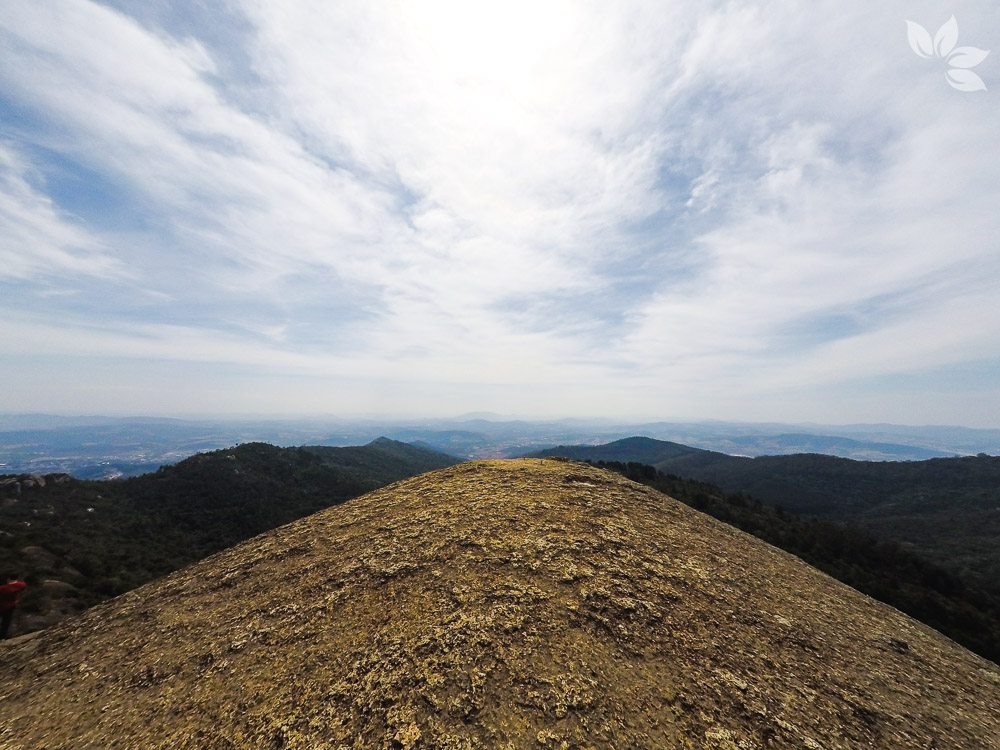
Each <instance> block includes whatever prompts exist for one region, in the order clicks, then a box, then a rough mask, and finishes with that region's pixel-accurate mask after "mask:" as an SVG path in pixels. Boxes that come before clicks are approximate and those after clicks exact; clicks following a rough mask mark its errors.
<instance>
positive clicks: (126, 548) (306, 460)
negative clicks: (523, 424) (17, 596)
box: [0, 439, 458, 631]
mask: <svg viewBox="0 0 1000 750" xmlns="http://www.w3.org/2000/svg"><path fill="white" fill-rule="evenodd" d="M457 462H458V459H455V458H452V457H450V456H445V455H444V454H441V453H436V452H433V451H429V450H426V449H423V448H418V447H414V446H409V445H405V444H403V443H395V442H393V441H390V440H385V439H381V440H376V441H374V442H372V443H370V444H369V445H366V446H359V447H355V448H341V449H332V448H331V449H324V448H276V447H274V446H272V445H267V444H264V443H247V444H244V445H240V446H237V447H235V448H231V449H227V450H222V451H215V452H212V453H204V454H199V455H197V456H192V457H191V458H189V459H186V460H184V461H182V462H180V463H179V464H176V465H174V466H166V467H163V468H161V469H160V470H159V471H156V472H154V473H151V474H145V475H142V476H139V477H135V478H131V479H124V480H114V481H83V480H75V479H71V478H70V477H68V476H65V475H63V476H60V477H50V481H48V482H45V480H44V478H42V477H38V476H36V477H35V478H34V479H32V478H28V477H23V478H20V479H19V478H18V477H9V476H8V477H6V478H4V477H0V570H7V569H10V570H14V571H17V572H18V573H19V575H22V576H25V577H26V578H27V580H28V583H29V584H30V588H29V593H28V595H27V596H26V597H25V600H24V602H23V607H22V612H21V616H20V617H19V618H18V620H17V627H18V628H20V629H21V631H23V630H33V629H36V628H39V627H46V626H47V625H50V624H52V623H53V622H55V621H57V620H58V619H59V618H60V617H62V616H65V615H66V614H69V613H72V612H79V611H81V610H82V609H84V608H86V607H88V606H90V605H92V604H94V603H96V602H97V601H99V600H101V599H106V598H108V597H109V596H114V595H117V594H120V593H123V592H124V591H128V590H129V589H132V588H135V587H136V586H138V585H140V584H142V583H145V582H146V581H149V580H151V579H152V578H155V577H158V576H162V575H165V574H166V573H169V572H171V571H173V570H176V569H177V568H179V567H182V566H183V565H188V564H190V563H192V562H194V561H195V560H198V559H200V558H202V557H205V556H206V555H209V554H212V553H213V552H218V551H219V550H220V549H225V548H226V547H230V546H232V545H233V544H236V543H237V542H240V541H242V540H244V539H247V538H248V537H251V536H253V535H255V534H259V533H261V532H263V531H267V530H268V529H273V528H275V527H276V526H280V525H281V524H284V523H288V522H289V521H293V520H295V519H297V518H301V517H302V516H305V515H309V514H310V513H314V512H316V511H317V510H320V509H322V508H326V507H329V506H330V505H334V504H336V503H340V502H343V501H344V500H347V499H349V498H352V497H357V496H358V495H361V494H363V493H365V492H368V491H370V490H372V489H375V488H377V487H381V486H384V485H386V484H389V483H390V482H394V481H396V480H398V479H401V478H403V477H408V476H414V475H416V474H421V473H423V472H425V471H428V470H431V469H437V468H442V467H445V466H451V465H453V464H455V463H457ZM39 479H41V481H42V482H44V485H40V484H39ZM52 480H58V481H52Z"/></svg>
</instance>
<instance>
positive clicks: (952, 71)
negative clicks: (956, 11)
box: [906, 16, 990, 91]
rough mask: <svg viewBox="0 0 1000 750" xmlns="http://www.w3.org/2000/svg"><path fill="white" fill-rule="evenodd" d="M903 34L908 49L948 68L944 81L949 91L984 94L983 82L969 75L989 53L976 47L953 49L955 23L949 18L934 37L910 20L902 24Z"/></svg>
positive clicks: (956, 36)
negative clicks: (904, 25)
mask: <svg viewBox="0 0 1000 750" xmlns="http://www.w3.org/2000/svg"><path fill="white" fill-rule="evenodd" d="M906 33H907V36H908V37H909V39H910V47H912V48H913V51H914V52H916V53H917V54H918V55H920V56H921V57H937V58H939V59H941V60H944V61H945V62H947V63H948V65H949V66H950V67H949V69H948V71H947V72H946V73H945V74H944V77H945V79H946V80H947V81H948V83H949V84H950V85H951V87H952V88H953V89H958V90H959V91H986V84H985V83H983V79H982V78H980V77H979V76H977V75H976V74H975V73H973V72H972V71H971V70H969V68H974V67H976V66H977V65H979V63H981V62H982V61H983V60H985V59H986V56H987V55H988V54H990V51H989V50H988V49H987V50H981V49H977V48H976V47H956V46H955V45H956V44H957V43H958V22H957V21H956V20H955V16H952V17H951V18H950V19H949V20H948V21H947V22H946V23H945V24H944V26H942V27H941V28H940V29H938V30H937V34H935V35H934V40H933V41H932V40H931V35H930V34H929V33H927V29H925V28H924V27H923V26H921V25H920V24H919V23H914V22H913V21H907V22H906Z"/></svg>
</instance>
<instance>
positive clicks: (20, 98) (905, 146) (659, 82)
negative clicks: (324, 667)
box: [0, 0, 1000, 429]
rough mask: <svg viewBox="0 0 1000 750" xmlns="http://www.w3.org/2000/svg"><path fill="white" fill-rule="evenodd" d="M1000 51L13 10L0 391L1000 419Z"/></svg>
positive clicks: (968, 10) (699, 417)
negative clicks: (998, 135)
mask: <svg viewBox="0 0 1000 750" xmlns="http://www.w3.org/2000/svg"><path fill="white" fill-rule="evenodd" d="M953 14H954V21H952V15H953ZM907 22H910V23H909V24H908V23H907ZM917 29H919V31H917ZM921 34H924V35H926V40H925V39H924V37H923V36H921ZM990 50H992V51H990ZM998 50H1000V5H997V4H996V3H989V2H986V1H985V0H970V1H969V2H963V3H961V4H957V5H954V6H949V5H941V4H940V3H931V2H928V1H926V0H918V1H917V2H903V1H902V0H891V1H890V2H887V3H880V4H877V6H872V5H871V4H870V3H863V2H861V0H848V1H847V2H832V0H818V1H817V2H808V3H807V2H805V1H804V0H793V1H792V2H788V3H783V4H774V3H762V2H751V1H749V0H737V1H736V2H721V0H720V1H719V2H707V3H706V2H694V1H693V0H684V1H682V2H677V3H672V4H669V5H664V4H662V3H655V2H651V1H644V0H635V1H634V2H631V1H630V2H627V3H615V4H594V3H580V2H571V1H570V0H552V2H547V3H541V4H539V3H535V2H528V0H506V2H503V3H499V2H483V3H468V2H460V1H459V0H427V1H426V2H421V3H407V2H401V1H399V0H392V1H390V2H385V3H378V4H371V3H366V2H344V3H329V4H316V3H309V4H303V3H297V2H288V3H279V2H277V1H276V0H233V1H232V2H229V3H225V4H205V3H200V2H193V1H192V0H182V1H180V2H173V1H168V0H148V1H146V2H143V3H130V2H126V1H125V0H102V1H101V2H97V1H96V0H52V2H45V3H38V2H32V1H31V0H7V1H6V2H5V3H4V5H3V12H2V13H0V352H2V354H0V373H2V375H0V378H2V388H0V412H8V411H18V412H22V413H24V412H40V413H52V414H60V413H65V414H111V413H114V414H118V415H146V416H168V415H179V414H184V415H189V416H191V415H204V414H213V415H217V416H216V417H213V418H218V415H224V414H228V415H231V416H232V415H239V414H243V415H257V416H254V417H252V418H260V417H261V416H262V415H271V416H272V417H274V418H310V415H316V414H323V415H327V414H329V415H338V414H341V415H343V414H353V415H360V414H365V415H369V416H370V417H372V418H375V419H387V418H390V417H389V416H388V415H389V414H398V415H401V416H399V417H396V418H400V419H429V418H433V417H431V416H429V415H433V414H438V415H441V414H444V415H449V414H453V415H461V414H465V413H469V412H476V411H489V412H496V413H499V414H511V415H533V416H530V417H528V418H529V419H537V420H553V419H560V418H573V417H572V415H580V414H583V415H588V416H587V417H585V418H596V419H600V418H604V419H611V420H616V421H618V422H623V423H626V422H651V421H675V422H691V421H705V420H720V421H730V422H772V423H783V424H793V425H794V424H806V423H814V424H820V425H824V424H826V425H836V424H840V425H850V424H896V425H912V426H925V425H954V426H965V427H969V428H981V429H984V428H985V429H989V428H998V427H1000V359H998V352H1000V315H998V314H997V313H996V310H997V309H998V305H997V301H998V296H1000V293H998V291H997V290H998V289H1000V252H998V250H1000V231H998V228H1000V227H998V219H997V210H996V207H997V206H998V205H1000V179H998V177H997V175H1000V139H997V138H996V133H995V131H996V124H997V122H998V121H1000V99H998V98H997V97H998V95H1000V94H998V91H1000V63H998V62H997V57H998V55H1000V52H998ZM985 52H989V54H986V55H984V54H983V53H985ZM977 81H978V82H980V83H981V84H982V86H983V87H985V88H984V89H982V88H981V87H980V86H979V84H977V83H976V82H977ZM976 89H980V90H976ZM292 415H297V416H292ZM568 415H569V416H568ZM590 415H592V416H590ZM665 415H667V416H665ZM331 418H333V417H331ZM355 418H357V417H355ZM444 418H452V419H453V418H454V417H444Z"/></svg>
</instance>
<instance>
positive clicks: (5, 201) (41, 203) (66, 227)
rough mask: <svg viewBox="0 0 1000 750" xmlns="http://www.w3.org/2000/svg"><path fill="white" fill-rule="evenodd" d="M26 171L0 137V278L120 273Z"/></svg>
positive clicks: (116, 264)
mask: <svg viewBox="0 0 1000 750" xmlns="http://www.w3.org/2000/svg"><path fill="white" fill-rule="evenodd" d="M31 172H32V170H31V169H30V167H29V166H28V165H27V164H26V163H25V161H24V160H23V159H22V158H21V157H20V156H19V154H18V153H17V152H16V150H15V149H14V148H12V147H11V146H9V145H5V144H4V143H2V142H0V280H2V279H4V278H5V277H6V278H8V279H10V278H12V279H26V278H30V277H36V276H45V277H52V276H59V275H66V274H82V275H93V276H118V275H120V273H121V269H120V267H119V264H118V263H117V262H116V261H115V259H114V258H112V257H110V256H109V255H108V254H107V253H105V252H104V248H103V247H102V246H101V242H100V240H99V239H98V238H97V237H95V236H93V235H92V234H91V233H90V232H88V231H87V229H86V227H84V226H81V225H80V224H79V223H77V222H74V221H73V220H72V218H71V217H68V216H66V215H65V214H63V213H62V212H60V211H59V210H58V208H57V207H56V206H53V204H52V201H51V200H50V199H49V198H48V196H47V195H45V193H44V192H42V191H40V190H38V189H36V188H35V187H34V186H33V185H32V184H31V181H30V178H31V176H32V174H31Z"/></svg>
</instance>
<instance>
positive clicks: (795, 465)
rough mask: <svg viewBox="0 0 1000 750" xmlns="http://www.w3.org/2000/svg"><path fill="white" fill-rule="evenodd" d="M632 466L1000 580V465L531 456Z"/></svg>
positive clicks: (694, 452) (665, 452)
mask: <svg viewBox="0 0 1000 750" xmlns="http://www.w3.org/2000/svg"><path fill="white" fill-rule="evenodd" d="M530 455H532V456H552V455H560V456H566V457H568V458H573V459H577V460H581V461H585V460H592V461H621V462H626V463H627V462H629V461H636V462H640V463H645V464H651V465H653V466H655V467H656V468H657V469H659V470H660V471H662V472H664V473H666V474H675V475H677V476H681V477H689V478H692V479H698V480H700V481H704V482H711V483H713V484H717V485H719V486H720V487H722V488H723V489H724V490H726V491H727V492H747V493H750V494H751V495H753V496H754V497H755V498H757V499H759V500H761V501H763V502H766V503H770V504H773V505H780V506H782V507H783V508H784V509H785V510H788V511H790V512H792V513H798V514H802V515H810V516H816V517H819V518H824V519H829V520H837V521H850V522H853V523H857V524H858V525H860V526H862V527H864V528H865V529H868V530H870V531H872V532H873V533H875V534H877V535H879V536H883V537H886V538H892V539H897V540H899V541H902V542H906V543H908V544H910V545H913V546H914V547H915V548H916V549H918V550H919V551H920V552H921V554H923V555H926V556H927V557H928V558H930V559H931V560H933V561H934V562H936V563H938V564H940V565H943V566H945V567H948V568H949V569H951V570H955V571H960V572H964V573H966V574H970V575H973V576H975V577H977V578H979V579H981V580H989V581H995V580H1000V545H998V544H997V543H996V540H997V539H998V538H1000V457H996V456H987V455H980V456H965V457H961V458H934V459H929V460H926V461H887V462H869V461H853V460H850V459H846V458H835V457H833V456H821V455H816V454H802V455H795V456H760V457H757V458H744V457H739V456H727V455H726V454H724V453H716V452H713V451H705V450H700V449H697V448H690V447H688V446H681V445H678V444H677V443H670V442H665V441H660V440H653V439H651V438H629V439H626V440H618V441H616V442H613V443H608V444H607V445H599V446H589V445H577V446H558V447H556V448H551V449H548V450H545V451H539V452H537V453H532V454H530Z"/></svg>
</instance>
